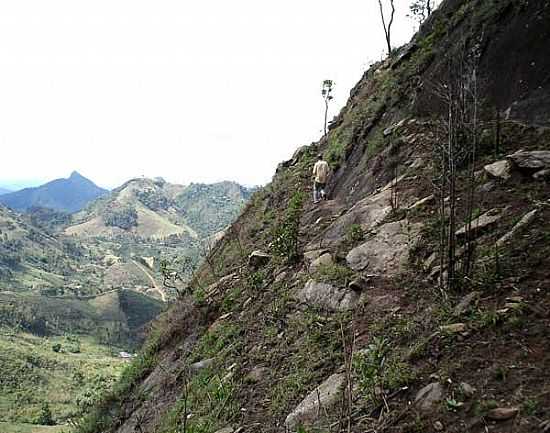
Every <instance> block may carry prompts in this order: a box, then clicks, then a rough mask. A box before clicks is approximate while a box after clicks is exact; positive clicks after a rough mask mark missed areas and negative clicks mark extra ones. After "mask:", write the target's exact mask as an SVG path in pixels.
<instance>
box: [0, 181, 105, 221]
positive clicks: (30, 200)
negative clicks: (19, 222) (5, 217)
mask: <svg viewBox="0 0 550 433" xmlns="http://www.w3.org/2000/svg"><path fill="white" fill-rule="evenodd" d="M106 193H107V190H105V189H103V188H100V187H98V186H97V185H95V184H94V183H93V182H92V181H90V180H88V179H86V178H85V177H83V176H81V175H80V174H79V173H77V172H76V171H75V172H73V173H72V174H71V176H70V177H69V178H68V179H56V180H53V181H51V182H48V183H46V184H44V185H41V186H38V187H35V188H25V189H22V190H20V191H16V192H12V193H9V194H4V195H2V196H1V197H0V203H2V204H4V205H5V206H8V207H9V208H11V209H14V210H18V211H27V210H28V209H30V208H32V207H44V208H50V209H54V210H59V211H64V212H77V211H79V210H81V209H82V208H83V207H85V206H86V205H87V204H88V203H89V202H91V201H93V200H95V199H96V198H98V197H101V196H102V195H105V194H106Z"/></svg>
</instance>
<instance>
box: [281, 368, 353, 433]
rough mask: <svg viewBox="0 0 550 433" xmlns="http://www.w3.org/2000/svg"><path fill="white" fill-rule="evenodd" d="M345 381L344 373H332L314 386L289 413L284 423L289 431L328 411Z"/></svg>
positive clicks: (338, 398)
mask: <svg viewBox="0 0 550 433" xmlns="http://www.w3.org/2000/svg"><path fill="white" fill-rule="evenodd" d="M345 382H346V376H345V374H333V375H332V376H330V377H329V378H328V379H327V380H325V381H324V382H323V383H322V384H321V385H319V386H318V387H317V388H315V389H314V390H313V391H312V392H311V393H309V394H308V396H307V397H306V398H304V399H303V400H302V402H301V403H300V404H299V405H298V406H297V407H296V409H294V410H293V411H292V413H290V414H289V415H288V416H287V417H286V420H285V425H286V427H287V428H288V429H289V430H290V431H295V429H296V428H297V427H299V426H308V425H312V424H314V423H315V421H317V420H319V418H320V417H321V416H322V415H323V414H324V412H325V411H330V410H331V409H332V408H334V406H335V405H336V403H338V401H339V400H340V398H341V396H342V392H343V390H344V385H345Z"/></svg>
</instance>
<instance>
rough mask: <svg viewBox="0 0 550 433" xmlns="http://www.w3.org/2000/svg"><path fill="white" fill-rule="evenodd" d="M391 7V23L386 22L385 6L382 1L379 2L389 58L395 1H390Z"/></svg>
mask: <svg viewBox="0 0 550 433" xmlns="http://www.w3.org/2000/svg"><path fill="white" fill-rule="evenodd" d="M389 2H390V7H391V14H390V19H389V21H387V22H386V16H385V14H384V6H383V5H382V0H378V6H379V7H380V18H381V19H382V26H383V27H384V35H385V36H386V44H387V45H388V56H389V55H391V26H392V24H393V17H394V15H395V5H394V0H389Z"/></svg>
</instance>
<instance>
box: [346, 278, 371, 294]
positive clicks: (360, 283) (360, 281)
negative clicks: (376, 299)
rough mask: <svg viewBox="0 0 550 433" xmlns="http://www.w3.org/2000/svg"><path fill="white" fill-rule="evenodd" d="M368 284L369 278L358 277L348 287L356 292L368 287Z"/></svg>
mask: <svg viewBox="0 0 550 433" xmlns="http://www.w3.org/2000/svg"><path fill="white" fill-rule="evenodd" d="M367 284H368V280H367V279H366V278H363V277H357V278H355V279H354V280H352V281H351V282H350V283H349V284H348V287H349V288H350V289H351V290H354V291H356V292H361V291H363V290H365V289H366V288H367Z"/></svg>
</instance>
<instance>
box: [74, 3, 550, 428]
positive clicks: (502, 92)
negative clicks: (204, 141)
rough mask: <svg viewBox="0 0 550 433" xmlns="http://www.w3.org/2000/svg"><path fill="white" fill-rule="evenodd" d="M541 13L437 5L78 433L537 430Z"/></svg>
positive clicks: (548, 35)
mask: <svg viewBox="0 0 550 433" xmlns="http://www.w3.org/2000/svg"><path fill="white" fill-rule="evenodd" d="M334 7H338V5H335V6H334ZM549 23H550V3H549V2H548V1H547V0H534V1H528V2H527V1H517V0H498V1H497V0H483V1H481V0H447V1H444V2H443V3H442V4H441V5H440V7H439V8H438V9H437V10H436V11H434V12H433V13H432V15H431V16H430V17H429V18H428V19H427V20H426V21H425V22H424V23H423V25H422V26H421V28H420V31H419V33H418V34H416V35H415V36H414V38H413V40H412V41H411V43H410V44H408V45H406V46H404V47H401V48H399V49H396V50H394V52H392V54H391V55H390V56H389V57H388V58H387V59H386V60H384V61H382V62H379V63H377V64H375V65H373V66H372V67H371V68H370V69H369V70H368V71H366V72H365V73H364V75H363V77H362V78H361V80H360V81H359V83H358V84H357V85H356V86H355V87H354V88H353V90H352V91H351V94H350V98H349V101H348V103H347V105H346V107H344V109H343V110H342V111H341V113H340V114H339V115H338V116H337V117H336V119H335V120H334V121H333V122H332V124H331V127H330V131H329V132H328V135H327V136H325V137H322V138H321V139H320V140H319V141H318V142H317V143H314V144H312V145H310V146H304V147H302V148H300V150H299V151H297V152H296V154H295V155H294V156H293V157H292V158H291V159H290V160H288V161H285V162H283V163H282V164H281V165H280V167H279V169H278V170H277V173H276V175H275V176H274V178H273V181H272V183H271V184H269V185H268V186H267V187H265V188H263V189H261V190H260V191H258V192H256V193H255V194H254V195H253V197H252V198H251V200H250V202H249V204H248V205H247V206H246V208H245V210H244V212H243V213H242V214H241V216H240V217H239V218H238V219H237V221H236V222H235V223H233V225H232V226H231V227H230V228H229V229H228V230H227V231H226V233H225V236H224V237H223V238H222V239H221V240H220V241H219V242H218V243H217V244H216V246H215V247H214V248H213V250H212V251H211V253H210V255H209V256H208V257H207V259H206V261H205V263H204V264H203V266H202V267H201V268H200V269H199V271H198V272H196V273H195V276H194V278H193V280H192V281H191V284H190V291H189V292H190V293H181V296H180V298H179V299H178V302H176V304H175V305H174V306H173V307H172V308H171V310H170V311H169V312H167V313H166V314H165V315H164V316H162V317H161V319H160V320H158V321H157V323H156V325H155V326H154V329H153V330H152V332H151V335H150V337H149V340H148V343H147V344H146V346H145V348H144V350H143V351H142V353H141V354H140V356H139V357H138V359H137V360H135V361H134V362H133V364H132V366H131V367H130V368H129V369H128V370H127V372H126V374H124V375H123V376H122V379H121V380H120V382H119V383H118V384H117V385H116V386H115V387H114V389H113V390H112V391H111V392H110V393H108V394H107V395H105V396H104V399H103V401H102V403H101V404H99V405H97V406H96V408H95V410H93V411H91V412H90V413H89V415H88V416H87V417H86V418H84V419H82V420H81V422H80V427H79V429H78V431H79V432H80V433H84V432H86V433H91V432H95V433H100V432H101V433H105V432H118V433H130V432H137V431H139V432H144V433H145V432H146V433H152V432H157V433H162V432H165V433H168V432H170V433H171V432H175V431H179V432H203V433H214V432H217V433H222V432H223V433H232V432H242V433H244V432H261V433H276V432H289V431H290V432H302V433H304V432H348V433H349V432H354V433H360V432H361V433H364V432H384V433H389V432H392V433H412V432H436V431H445V432H454V433H464V432H474V433H482V432H495V433H497V432H498V433H505V432H509V433H511V432H514V433H528V432H539V431H540V432H547V431H548V430H549V429H550V418H549V415H548V414H549V413H550V378H549V375H548V367H549V365H550V352H549V351H548V348H549V347H550V334H549V333H548V329H549V327H550V317H549V312H550V292H549V291H548V284H549V282H550V207H549V204H550V187H549V184H548V182H549V173H550V116H549V114H548V113H549V108H550V80H549V79H548V76H549V73H550V56H548V49H547V45H548V41H549V40H550V25H549ZM342 49H345V48H344V47H343V48H342ZM318 153H322V154H323V155H324V156H325V158H326V159H327V160H328V161H329V163H330V165H331V167H332V169H333V176H332V178H331V179H330V182H329V185H328V197H329V200H327V201H324V202H321V203H319V204H317V205H314V204H313V203H312V202H311V198H310V197H311V168H312V166H313V164H314V162H315V159H316V155H317V154H318Z"/></svg>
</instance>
